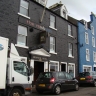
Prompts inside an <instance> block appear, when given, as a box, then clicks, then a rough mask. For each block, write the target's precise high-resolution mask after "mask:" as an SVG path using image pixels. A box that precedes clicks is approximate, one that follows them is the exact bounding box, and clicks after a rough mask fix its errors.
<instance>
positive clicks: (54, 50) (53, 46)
mask: <svg viewBox="0 0 96 96" xmlns="http://www.w3.org/2000/svg"><path fill="white" fill-rule="evenodd" d="M51 38H53V41H52V42H54V44H53V43H51ZM51 46H52V48H53V51H52V50H51ZM54 48H55V49H54ZM50 52H52V53H55V52H56V37H53V36H50Z"/></svg>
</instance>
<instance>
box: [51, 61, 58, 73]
mask: <svg viewBox="0 0 96 96" xmlns="http://www.w3.org/2000/svg"><path fill="white" fill-rule="evenodd" d="M56 64H57V67H58V69H57V71H59V61H51V60H50V62H49V72H51V71H50V66H51V65H53V66H55V65H56ZM54 72H55V71H54Z"/></svg>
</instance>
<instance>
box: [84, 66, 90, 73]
mask: <svg viewBox="0 0 96 96" xmlns="http://www.w3.org/2000/svg"><path fill="white" fill-rule="evenodd" d="M84 67H85V68H84ZM87 68H90V71H92V66H89V65H83V72H84V69H86V70H88V69H87Z"/></svg>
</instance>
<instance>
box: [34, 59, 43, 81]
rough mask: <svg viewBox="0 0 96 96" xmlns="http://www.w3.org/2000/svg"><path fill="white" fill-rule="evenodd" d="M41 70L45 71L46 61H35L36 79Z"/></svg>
mask: <svg viewBox="0 0 96 96" xmlns="http://www.w3.org/2000/svg"><path fill="white" fill-rule="evenodd" d="M41 72H44V62H38V61H34V81H36V79H37V78H38V76H39V74H40V73H41Z"/></svg>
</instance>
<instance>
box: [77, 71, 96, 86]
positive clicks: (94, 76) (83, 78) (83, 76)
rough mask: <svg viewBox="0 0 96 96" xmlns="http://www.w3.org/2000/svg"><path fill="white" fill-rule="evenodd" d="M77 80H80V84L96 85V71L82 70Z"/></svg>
mask: <svg viewBox="0 0 96 96" xmlns="http://www.w3.org/2000/svg"><path fill="white" fill-rule="evenodd" d="M77 80H78V81H79V84H86V83H87V84H92V85H93V86H94V87H96V72H95V71H92V72H82V73H79V76H78V77H77Z"/></svg>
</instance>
